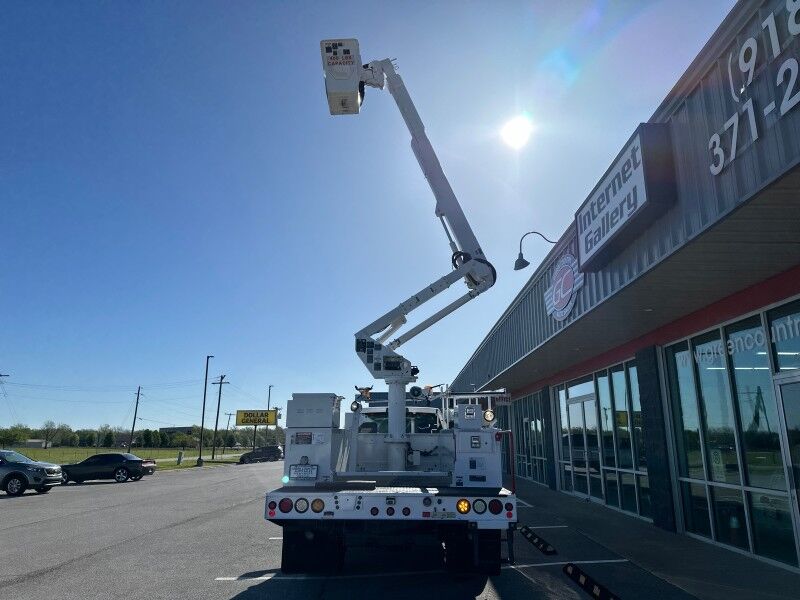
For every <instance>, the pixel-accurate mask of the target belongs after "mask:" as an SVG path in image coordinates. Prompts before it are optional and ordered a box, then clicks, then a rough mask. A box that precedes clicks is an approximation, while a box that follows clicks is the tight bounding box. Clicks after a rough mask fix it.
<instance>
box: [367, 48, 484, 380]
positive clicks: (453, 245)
mask: <svg viewBox="0 0 800 600" xmlns="http://www.w3.org/2000/svg"><path fill="white" fill-rule="evenodd" d="M361 82H362V83H363V84H364V85H366V86H370V87H377V88H383V87H384V85H386V87H388V89H389V92H390V93H391V94H392V97H393V98H394V100H395V103H396V104H397V107H398V109H399V110H400V114H401V115H402V117H403V120H404V121H405V123H406V126H407V127H408V130H409V132H410V133H411V149H412V150H413V151H414V156H416V158H417V162H418V163H419V166H420V168H421V169H422V172H423V173H424V174H425V178H426V179H427V180H428V184H429V185H430V187H431V191H432V192H433V195H434V197H435V198H436V216H437V217H439V219H440V220H441V221H442V225H443V227H444V230H445V233H446V235H447V237H448V240H449V242H450V249H451V250H452V253H453V255H452V262H453V269H454V270H453V271H451V272H450V273H448V274H447V275H444V276H443V277H441V278H439V279H438V280H437V281H435V282H433V283H432V284H430V285H429V286H427V287H425V288H424V289H422V290H420V291H419V292H418V293H417V294H415V295H413V296H411V297H410V298H409V299H407V300H406V301H405V302H403V303H401V304H400V305H399V306H397V307H396V308H394V309H393V310H390V311H389V312H387V313H386V314H384V315H383V316H382V317H380V318H379V319H377V320H375V321H374V322H372V323H370V324H369V325H368V326H366V327H365V328H364V329H362V330H361V331H359V332H358V333H356V338H357V340H367V341H368V342H369V341H372V342H374V343H377V344H378V345H379V346H380V345H381V344H383V342H384V341H386V340H387V339H389V337H390V336H391V335H392V334H393V333H394V332H395V331H397V330H398V329H400V328H401V327H402V326H403V325H404V324H405V323H406V316H407V315H408V314H409V313H410V312H411V311H412V310H414V309H416V308H417V307H419V306H421V305H422V304H424V303H425V302H427V301H428V300H430V299H431V298H433V297H434V296H436V295H438V294H439V293H441V292H443V291H444V290H446V289H447V288H449V287H450V286H451V285H452V284H453V283H455V282H456V281H457V280H459V279H462V278H463V279H464V281H465V283H466V284H467V287H468V288H469V291H468V292H467V293H466V294H464V295H463V296H461V297H460V298H458V299H456V300H455V301H453V302H451V303H450V304H449V305H447V306H445V307H444V308H443V309H441V310H439V311H438V312H436V313H434V314H433V315H431V316H430V317H428V318H427V319H425V320H424V321H422V322H421V323H419V324H418V325H416V326H415V327H413V328H412V329H411V330H409V331H408V332H406V333H405V334H403V335H401V336H399V337H397V338H396V339H394V340H392V341H391V342H390V343H389V344H387V345H386V346H383V347H381V348H380V349H379V350H378V351H377V352H376V351H375V348H374V345H373V352H371V353H369V354H372V360H371V361H367V360H364V359H365V358H366V356H365V357H362V360H364V362H365V364H366V366H367V368H368V369H369V370H370V371H371V372H372V373H373V375H374V376H375V377H378V378H382V379H384V378H386V376H387V375H389V376H391V375H396V373H394V374H392V373H386V371H385V369H384V368H383V365H381V368H380V369H376V363H375V355H376V354H379V353H380V350H381V349H384V348H385V350H384V352H386V351H388V352H391V355H394V352H392V351H393V350H395V349H397V348H398V347H400V346H401V345H402V344H404V343H405V342H407V341H408V340H410V339H411V338H413V337H415V336H416V335H418V334H419V333H422V332H423V331H425V330H426V329H427V328H428V327H430V326H431V325H433V324H434V323H436V322H437V321H439V320H441V319H442V318H444V317H445V316H447V315H448V314H450V313H451V312H453V311H455V310H456V309H458V308H459V307H461V306H463V305H464V304H466V303H467V302H469V301H470V300H472V299H473V298H475V297H477V296H478V295H479V294H481V293H482V292H484V291H486V290H487V289H489V288H490V287H491V286H492V285H493V284H494V282H495V278H496V273H495V270H494V268H493V267H492V265H491V264H490V263H489V262H488V261H487V260H486V257H485V256H484V254H483V250H481V247H480V244H478V240H477V238H476V237H475V234H474V233H473V231H472V227H470V224H469V222H468V221H467V218H466V216H465V215H464V211H463V210H462V209H461V205H460V204H459V203H458V199H457V198H456V195H455V193H454V192H453V189H452V188H451V187H450V182H449V181H448V180H447V177H446V176H445V174H444V171H443V170H442V166H441V164H440V163H439V159H438V158H437V156H436V152H435V151H434V150H433V146H431V143H430V140H428V136H427V135H426V134H425V126H424V125H423V123H422V119H420V116H419V113H418V112H417V109H416V108H415V107H414V103H413V102H412V100H411V96H410V95H409V93H408V90H407V89H406V86H405V84H404V83H403V79H402V78H401V77H400V75H398V74H397V71H396V70H395V68H394V65H393V64H392V62H391V61H390V60H380V61H375V62H371V63H369V64H368V65H366V66H365V67H363V71H362V76H361ZM374 336H377V338H374ZM357 346H358V344H357ZM365 354H366V353H365ZM394 356H397V355H394ZM390 358H391V357H390ZM398 358H399V357H398ZM392 362H393V361H391V360H390V364H391V363H392ZM376 371H378V372H376Z"/></svg>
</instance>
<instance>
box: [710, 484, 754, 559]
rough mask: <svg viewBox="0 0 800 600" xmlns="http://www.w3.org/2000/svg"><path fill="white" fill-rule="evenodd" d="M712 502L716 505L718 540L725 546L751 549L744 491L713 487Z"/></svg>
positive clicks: (715, 520)
mask: <svg viewBox="0 0 800 600" xmlns="http://www.w3.org/2000/svg"><path fill="white" fill-rule="evenodd" d="M711 500H712V503H713V505H714V527H715V529H716V530H717V540H719V541H720V542H722V543H723V544H730V545H731V546H738V547H739V548H745V549H747V548H749V545H748V542H747V521H746V519H745V516H744V504H743V503H742V490H740V489H730V488H723V487H717V486H713V487H712V488H711Z"/></svg>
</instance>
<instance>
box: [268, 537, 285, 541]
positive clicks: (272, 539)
mask: <svg viewBox="0 0 800 600" xmlns="http://www.w3.org/2000/svg"><path fill="white" fill-rule="evenodd" d="M269 539H270V541H274V540H282V539H283V538H282V537H272V538H269Z"/></svg>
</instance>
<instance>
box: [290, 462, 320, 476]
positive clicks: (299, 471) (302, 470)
mask: <svg viewBox="0 0 800 600" xmlns="http://www.w3.org/2000/svg"><path fill="white" fill-rule="evenodd" d="M316 478H317V465H289V479H316Z"/></svg>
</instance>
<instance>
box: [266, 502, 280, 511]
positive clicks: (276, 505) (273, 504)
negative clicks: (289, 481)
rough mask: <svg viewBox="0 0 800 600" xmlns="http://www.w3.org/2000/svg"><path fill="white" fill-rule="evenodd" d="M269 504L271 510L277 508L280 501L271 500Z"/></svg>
mask: <svg viewBox="0 0 800 600" xmlns="http://www.w3.org/2000/svg"><path fill="white" fill-rule="evenodd" d="M267 506H268V507H269V509H270V510H275V509H276V508H278V503H277V502H275V500H270V501H269V504H267Z"/></svg>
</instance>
